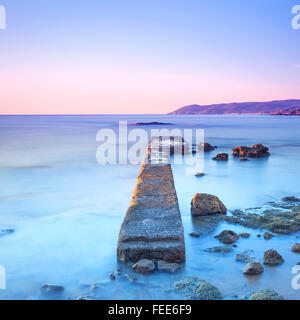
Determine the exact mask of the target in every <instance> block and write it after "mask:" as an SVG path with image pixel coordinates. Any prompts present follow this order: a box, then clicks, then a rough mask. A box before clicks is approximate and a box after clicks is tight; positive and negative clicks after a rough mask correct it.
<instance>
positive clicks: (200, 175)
mask: <svg viewBox="0 0 300 320" xmlns="http://www.w3.org/2000/svg"><path fill="white" fill-rule="evenodd" d="M203 176H205V173H203V172H197V173H196V174H195V177H203Z"/></svg>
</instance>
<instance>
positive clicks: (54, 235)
mask: <svg viewBox="0 0 300 320" xmlns="http://www.w3.org/2000/svg"><path fill="white" fill-rule="evenodd" d="M119 120H127V121H128V122H129V123H135V122H150V121H164V122H169V123H173V124H174V125H176V126H177V127H180V128H184V127H186V128H191V127H193V128H196V127H197V128H204V129H205V137H206V141H207V142H210V143H211V144H212V145H217V146H218V149H217V150H215V151H213V152H211V153H209V154H205V174H206V175H205V176H204V177H200V178H196V177H194V176H186V175H185V167H184V166H183V165H182V166H176V165H174V166H173V173H174V178H175V184H176V190H177V194H178V198H179V204H180V210H181V214H182V219H183V223H184V228H185V238H186V249H187V263H186V267H185V268H184V269H183V270H182V271H181V272H179V273H177V274H174V275H166V274H158V273H155V274H153V275H151V276H142V275H136V274H132V272H131V271H130V267H129V266H124V265H119V264H118V262H117V260H116V242H117V237H118V232H119V229H120V225H121V223H122V221H123V217H124V214H125V212H126V209H127V207H128V205H129V202H130V198H131V195H132V191H133V189H134V186H135V183H136V178H137V175H138V172H139V170H140V168H139V166H130V165H122V166H121V165H120V166H105V167H101V166H100V165H98V164H97V162H96V150H97V147H98V144H97V142H96V140H95V138H96V134H97V131H98V130H99V129H101V128H104V127H109V128H114V129H115V130H117V129H118V121H119ZM299 125H300V118H297V117H286V118H285V117H267V116H266V117H265V116H249V117H248V116H247V117H246V116H61V117H59V116H28V117H22V116H14V117H12V116H1V117H0V150H1V157H0V179H1V180H0V181H1V201H0V229H6V228H13V229H15V232H14V233H11V234H7V235H4V236H1V237H0V265H3V266H5V268H6V272H7V290H6V291H3V290H2V291H0V299H7V298H12V299H45V298H54V297H53V296H51V297H48V296H46V297H45V296H42V295H41V293H40V287H41V285H43V284H46V283H50V284H52V283H54V284H61V285H63V286H65V291H64V293H63V294H62V295H61V296H57V297H56V298H59V299H67V298H72V299H76V298H77V297H78V296H89V295H93V297H95V298H98V299H175V298H178V296H177V295H176V294H175V293H174V291H173V290H172V289H171V288H172V285H173V282H174V281H176V280H179V279H182V278H184V277H186V276H189V275H195V276H199V277H201V278H203V279H205V280H207V281H209V282H211V283H212V284H214V285H216V286H217V287H218V288H219V289H220V291H221V292H222V293H223V295H224V296H225V297H226V298H228V299H233V296H234V295H238V296H239V297H241V296H243V295H248V296H249V294H250V293H251V292H253V291H256V290H258V289H261V288H265V287H266V288H271V289H274V290H276V291H277V292H278V293H280V294H281V295H283V296H284V297H285V298H286V299H298V298H300V292H298V291H296V290H293V289H292V288H291V280H292V277H293V275H292V274H291V268H292V267H293V266H294V265H295V264H296V263H297V262H298V261H299V260H300V255H299V256H298V255H297V254H295V253H293V252H292V251H291V250H290V248H291V246H292V244H293V243H294V242H297V238H296V236H297V235H295V234H294V235H290V236H277V237H274V238H273V239H272V240H269V241H266V240H264V239H263V238H258V237H257V236H256V235H257V233H262V232H263V230H251V229H248V228H244V227H241V226H233V225H227V224H225V223H220V224H217V225H213V226H212V228H211V231H210V232H209V233H208V234H205V235H202V236H201V237H200V238H192V237H190V236H189V233H190V232H192V231H197V230H198V229H199V228H201V225H200V226H199V225H198V226H197V224H195V223H193V220H192V219H191V216H190V210H189V209H190V201H191V199H192V198H193V196H194V194H195V193H196V192H205V193H211V194H214V195H217V196H218V197H219V198H220V199H221V200H222V201H223V202H224V203H225V205H226V206H227V208H228V209H229V210H233V209H237V208H248V207H255V206H260V205H263V204H264V203H266V202H268V201H278V200H280V199H281V198H282V197H283V196H286V195H294V196H299V195H300V189H299V179H300V172H299V169H298V168H299V159H300V158H299V155H300V138H299V137H298V131H299V129H298V128H299ZM146 129H147V130H150V129H149V128H146ZM255 143H263V144H265V145H267V146H269V147H270V149H271V150H270V151H271V157H270V158H268V159H259V160H255V159H253V160H251V161H249V162H241V161H239V160H238V159H232V158H230V160H229V161H228V163H218V162H215V161H212V160H211V158H212V157H213V156H215V154H216V153H222V152H227V153H230V149H231V148H233V147H235V146H237V145H241V144H243V145H253V144H255ZM224 229H231V230H234V231H236V232H241V231H246V232H249V233H251V234H252V236H251V238H250V239H240V240H239V241H238V243H237V244H238V247H237V248H234V251H233V252H232V253H228V254H226V255H220V254H217V253H209V252H206V251H205V249H207V248H210V247H214V246H217V245H220V242H219V241H218V240H217V239H215V238H214V236H215V235H216V234H217V233H219V232H220V231H222V230H224ZM298 242H299V240H298ZM271 248H274V249H276V250H278V251H279V253H280V254H281V255H282V256H283V257H284V259H285V262H284V263H283V264H282V265H281V266H277V267H265V272H264V273H263V274H262V275H261V276H258V277H245V276H244V275H243V274H242V269H243V266H244V264H243V263H241V262H236V261H235V254H236V253H242V252H243V251H245V250H248V249H251V250H253V252H252V253H251V256H254V257H256V258H257V259H259V260H260V261H262V257H263V253H264V251H266V250H268V249H271ZM118 268H120V269H121V270H120V271H119V273H118V275H117V279H116V280H110V279H109V274H110V273H112V272H114V271H115V270H116V269H118ZM92 284H96V285H94V286H91V285H92Z"/></svg>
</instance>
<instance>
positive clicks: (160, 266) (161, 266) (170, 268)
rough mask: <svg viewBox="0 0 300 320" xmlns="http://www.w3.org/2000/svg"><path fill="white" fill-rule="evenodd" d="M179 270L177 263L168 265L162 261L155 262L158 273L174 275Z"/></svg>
mask: <svg viewBox="0 0 300 320" xmlns="http://www.w3.org/2000/svg"><path fill="white" fill-rule="evenodd" d="M179 269H180V265H179V264H178V263H168V262H166V261H162V260H160V261H158V262H157V270H158V271H160V272H169V273H174V272H176V271H178V270H179Z"/></svg>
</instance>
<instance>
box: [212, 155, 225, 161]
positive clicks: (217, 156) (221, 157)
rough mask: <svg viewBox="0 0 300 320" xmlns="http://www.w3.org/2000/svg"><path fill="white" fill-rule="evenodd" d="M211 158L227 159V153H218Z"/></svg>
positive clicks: (217, 159)
mask: <svg viewBox="0 0 300 320" xmlns="http://www.w3.org/2000/svg"><path fill="white" fill-rule="evenodd" d="M213 160H216V161H228V153H219V154H217V155H216V156H215V157H214V158H213Z"/></svg>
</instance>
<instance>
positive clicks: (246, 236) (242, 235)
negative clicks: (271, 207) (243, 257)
mask: <svg viewBox="0 0 300 320" xmlns="http://www.w3.org/2000/svg"><path fill="white" fill-rule="evenodd" d="M239 236H240V237H242V238H246V239H248V238H250V237H251V234H250V233H247V232H243V233H240V234H239Z"/></svg>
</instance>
